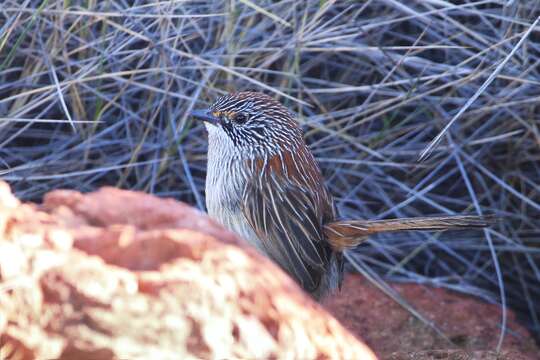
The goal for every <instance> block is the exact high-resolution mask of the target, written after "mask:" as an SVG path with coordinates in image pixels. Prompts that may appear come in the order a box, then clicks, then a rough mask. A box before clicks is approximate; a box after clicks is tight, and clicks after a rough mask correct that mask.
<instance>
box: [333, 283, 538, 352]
mask: <svg viewBox="0 0 540 360" xmlns="http://www.w3.org/2000/svg"><path fill="white" fill-rule="evenodd" d="M392 288H394V289H395V290H396V291H397V292H398V293H399V294H400V295H401V296H402V297H403V298H404V299H405V300H406V301H407V303H408V304H410V305H411V306H412V307H413V308H414V309H416V310H417V311H418V312H419V313H420V314H421V315H422V316H423V317H424V318H426V319H427V320H428V321H430V322H432V324H434V325H435V326H436V327H437V328H438V329H439V330H440V331H441V332H442V334H444V335H441V334H439V333H437V331H435V330H434V329H433V328H431V327H429V326H427V325H425V324H424V323H423V322H421V321H420V320H419V319H417V318H416V317H414V316H413V315H411V314H410V312H409V311H408V310H406V309H404V308H403V307H401V306H400V305H399V304H398V303H396V302H395V301H394V300H392V299H391V298H389V297H388V296H386V295H384V294H383V293H382V292H381V291H380V290H378V289H377V288H376V287H375V286H373V285H371V284H370V283H369V281H368V280H367V279H365V278H364V277H363V276H361V275H352V274H351V275H348V276H347V277H346V279H345V282H344V284H343V289H342V291H341V293H339V294H336V295H334V296H332V297H329V298H328V299H326V300H325V302H324V304H325V306H326V308H327V309H328V310H329V311H330V312H331V313H332V314H333V315H334V316H335V317H336V318H337V319H338V320H340V321H341V323H342V324H343V325H344V326H345V327H346V328H348V329H349V330H350V331H351V332H353V333H355V334H357V335H361V336H362V339H364V340H365V342H366V343H367V344H368V345H369V346H370V347H371V348H372V349H373V351H374V352H375V353H376V354H377V355H378V356H380V357H381V358H382V359H396V360H398V359H399V360H402V359H403V360H405V359H407V360H409V359H414V360H420V359H486V360H487V359H497V360H502V359H508V360H520V359H531V360H533V359H538V354H540V349H539V348H538V347H537V346H536V344H535V342H534V341H533V339H532V337H531V336H530V334H529V333H528V331H527V330H526V329H525V328H524V327H523V326H521V325H520V324H518V323H517V321H516V318H515V316H514V313H513V312H512V311H510V310H508V324H507V326H508V331H507V334H506V337H505V340H504V342H503V347H502V353H501V354H499V355H497V354H496V353H495V352H494V350H495V349H496V346H497V341H498V337H499V333H500V329H499V324H500V321H501V308H500V307H499V306H497V305H493V304H486V303H484V302H482V301H479V300H477V299H474V298H472V297H468V296H464V295H461V294H457V293H454V292H451V291H448V290H445V289H440V288H433V287H426V286H422V285H416V284H392ZM445 336H446V339H445Z"/></svg>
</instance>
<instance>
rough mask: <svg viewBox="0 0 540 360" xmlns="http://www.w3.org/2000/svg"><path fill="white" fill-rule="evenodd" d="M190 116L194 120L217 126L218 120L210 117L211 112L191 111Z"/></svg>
mask: <svg viewBox="0 0 540 360" xmlns="http://www.w3.org/2000/svg"><path fill="white" fill-rule="evenodd" d="M191 116H193V117H194V118H196V119H199V120H202V121H206V122H209V123H210V124H213V125H217V123H218V121H219V118H218V117H216V116H214V115H212V112H211V111H210V110H207V109H202V110H193V111H192V112H191Z"/></svg>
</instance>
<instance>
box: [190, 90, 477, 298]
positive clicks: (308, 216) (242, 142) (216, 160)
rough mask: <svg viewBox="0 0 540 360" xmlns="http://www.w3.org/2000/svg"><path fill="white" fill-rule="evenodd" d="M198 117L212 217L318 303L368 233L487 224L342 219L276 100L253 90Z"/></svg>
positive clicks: (462, 219) (470, 219)
mask: <svg viewBox="0 0 540 360" xmlns="http://www.w3.org/2000/svg"><path fill="white" fill-rule="evenodd" d="M194 116H196V117H198V118H201V119H203V120H205V121H206V122H205V124H206V128H207V130H208V142H209V144H208V171H207V178H206V206H207V209H208V213H209V214H210V216H212V217H214V218H215V219H217V220H218V221H219V222H221V223H222V224H223V225H224V226H226V227H227V228H229V229H231V230H232V231H235V232H236V233H238V234H239V235H241V236H242V237H244V238H245V239H246V240H248V241H249V242H250V243H251V244H252V245H254V246H255V247H256V248H257V249H258V250H259V251H261V252H262V253H263V254H265V255H267V256H268V257H269V258H271V259H272V260H273V261H275V262H276V263H278V264H279V265H280V266H281V267H282V268H283V269H284V270H285V271H287V272H288V273H289V274H290V275H291V276H292V277H293V278H294V279H295V280H296V281H297V282H298V283H299V284H300V285H301V286H302V287H303V288H304V289H305V290H306V291H308V292H309V293H310V294H312V295H313V296H314V297H315V298H320V297H321V296H322V295H324V294H325V293H326V292H327V290H329V289H334V288H336V287H337V286H338V285H339V284H340V283H341V278H342V274H343V255H342V251H343V250H345V249H347V248H350V247H354V246H356V245H358V244H359V243H361V242H362V241H363V240H364V239H365V238H366V237H367V236H368V235H370V234H373V233H376V232H383V231H396V230H446V229H451V228H463V227H466V228H467V227H484V226H487V222H486V221H485V220H484V219H483V218H480V217H476V216H454V217H439V218H413V219H395V220H380V221H367V220H351V221H337V215H336V210H335V208H334V202H333V200H332V197H331V195H330V194H329V192H328V190H327V189H326V187H325V186H324V181H323V178H322V175H321V171H320V169H319V167H318V166H317V163H316V161H315V159H314V158H313V155H312V154H311V152H310V151H309V149H308V148H307V146H306V144H305V142H304V140H303V137H302V131H301V130H300V128H299V127H298V124H297V123H296V121H295V120H294V118H293V116H292V115H291V113H290V112H289V111H288V110H287V109H286V108H285V107H284V106H282V105H281V104H280V103H279V102H277V101H275V100H274V99H272V98H271V97H269V96H267V95H264V94H261V93H256V92H241V93H233V94H229V95H226V96H223V97H221V98H220V99H218V100H217V101H216V102H215V103H214V104H213V105H212V106H211V108H210V109H209V110H206V111H202V112H201V111H198V112H195V113H194Z"/></svg>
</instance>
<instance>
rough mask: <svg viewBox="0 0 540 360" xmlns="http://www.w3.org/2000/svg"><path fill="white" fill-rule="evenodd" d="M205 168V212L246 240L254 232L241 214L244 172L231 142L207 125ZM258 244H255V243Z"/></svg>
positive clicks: (251, 238) (249, 238) (250, 237)
mask: <svg viewBox="0 0 540 360" xmlns="http://www.w3.org/2000/svg"><path fill="white" fill-rule="evenodd" d="M208 133H209V143H210V144H209V145H210V146H209V148H208V168H207V173H206V208H207V210H208V214H209V215H210V216H211V217H212V218H214V219H216V220H217V221H218V222H220V223H221V224H222V225H224V226H225V227H227V228H228V229H230V230H232V231H234V232H236V233H237V234H239V235H241V236H242V237H244V238H245V239H247V240H248V241H251V242H253V241H255V239H254V237H255V235H254V232H253V230H252V229H251V227H250V226H249V224H248V223H247V221H246V219H245V217H244V215H243V214H242V195H243V191H244V188H245V186H246V181H247V176H248V175H247V174H246V169H245V167H244V166H242V165H243V162H242V161H240V160H239V159H238V154H237V152H236V151H235V148H234V145H233V144H231V143H230V140H229V139H227V138H223V137H222V136H220V134H219V133H215V132H213V131H212V129H211V128H210V129H209V131H208ZM254 245H257V244H254Z"/></svg>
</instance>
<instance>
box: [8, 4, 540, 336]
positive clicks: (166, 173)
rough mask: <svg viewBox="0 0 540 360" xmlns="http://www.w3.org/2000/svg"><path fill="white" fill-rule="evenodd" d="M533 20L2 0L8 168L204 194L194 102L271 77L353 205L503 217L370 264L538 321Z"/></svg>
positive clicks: (467, 10)
mask: <svg viewBox="0 0 540 360" xmlns="http://www.w3.org/2000/svg"><path fill="white" fill-rule="evenodd" d="M539 15H540V4H539V3H538V2H537V1H490V0H488V1H485V0H481V1H468V0H467V1H460V2H459V3H458V4H452V3H449V2H446V1H438V0H437V1H436V0H428V1H418V2H399V1H395V0H385V1H372V0H368V1H362V2H336V1H320V2H316V1H311V2H298V1H293V0H285V1H258V2H254V1H250V0H238V1H235V0H231V1H224V2H221V1H218V2H213V1H209V2H176V1H170V2H169V1H164V2H147V1H129V2H126V1H111V0H109V1H67V0H66V1H59V0H56V1H55V0H49V1H29V0H27V1H24V2H22V3H21V2H20V1H14V0H5V1H3V2H2V5H1V7H0V169H1V170H0V174H1V176H2V178H3V179H5V180H8V181H9V182H10V183H11V184H12V185H13V186H14V188H15V189H16V191H17V194H18V195H19V196H20V197H22V198H25V199H39V198H40V196H41V195H42V194H43V193H44V192H46V191H48V190H50V189H54V188H61V187H62V188H76V189H78V190H81V191H89V190H92V189H95V188H96V187H98V186H101V185H105V184H107V185H116V186H118V187H122V188H129V189H138V190H144V191H149V192H152V193H155V194H158V195H161V196H173V197H176V198H178V199H181V200H184V201H187V202H190V203H193V204H195V205H196V206H198V207H200V208H203V206H204V205H203V204H204V201H203V198H204V193H203V183H204V173H205V170H204V166H205V165H204V164H205V162H204V160H205V159H204V157H205V146H206V144H205V139H204V131H203V128H202V126H201V125H200V124H191V119H189V117H188V113H189V111H190V110H191V109H193V108H195V107H201V106H205V105H206V104H208V103H209V102H210V101H212V99H214V98H215V97H216V96H218V95H220V94H222V93H224V92H226V91H231V90H242V89H255V90H258V91H265V92H267V93H269V94H273V95H274V96H276V97H277V98H279V99H280V100H281V101H283V102H284V103H286V105H287V106H288V107H289V108H290V109H291V110H293V111H295V112H296V113H297V114H298V117H299V120H300V121H301V122H302V124H303V125H304V126H305V130H306V138H307V141H308V142H309V143H310V146H311V149H312V150H313V151H314V153H315V155H316V156H317V158H318V159H319V161H320V164H321V166H322V167H323V169H324V172H325V175H326V178H327V181H328V182H327V183H328V186H329V188H330V189H331V191H332V193H333V194H334V195H335V196H336V198H337V201H338V205H339V208H340V211H341V214H342V215H343V216H344V217H348V218H355V217H364V218H373V219H378V218H386V217H397V216H417V215H428V214H435V213H440V214H453V213H462V212H465V213H495V214H498V215H499V216H500V217H501V221H500V222H499V223H498V225H497V226H495V227H493V228H492V229H489V230H486V231H484V232H483V233H482V232H471V233H459V234H458V233H452V234H440V233H434V234H424V233H422V234H418V233H411V234H406V235H400V236H395V235H390V236H388V237H382V236H381V237H378V238H376V239H373V240H372V241H371V242H370V244H369V245H368V246H363V247H362V248H361V249H359V250H358V251H356V252H354V253H350V254H349V259H350V260H351V261H352V263H353V264H354V266H355V267H356V268H357V269H359V270H360V271H362V272H364V273H365V274H367V275H369V276H371V277H372V278H373V279H374V280H378V281H379V282H380V283H381V284H382V283H383V282H382V279H383V278H384V279H392V280H397V281H415V282H420V283H429V284H434V285H436V286H443V287H447V288H450V289H454V290H457V291H460V292H465V293H470V294H474V295H476V296H481V297H483V298H485V299H487V300H488V301H495V302H501V303H503V304H507V305H509V306H511V307H512V308H514V309H515V310H517V311H518V312H519V313H520V314H521V315H522V316H523V318H524V319H525V320H526V321H527V322H528V325H529V326H530V327H531V329H534V330H535V331H537V332H540V321H539V318H538V317H539V315H540V305H539V304H538V301H537V299H538V298H539V297H540V270H539V266H540V265H539V258H540V220H539V219H540V187H539V185H538V184H539V183H540V150H539V148H540V147H539V145H540V131H539V128H538V127H539V124H540V122H539V119H540V115H539V114H540V86H539V85H540V66H539V63H540V45H539V44H540V42H539V40H540V26H539V25H538V23H535V21H536V20H537V18H538V16H539ZM483 85H484V86H483ZM486 85H487V86H486ZM472 100H474V101H472ZM456 116H457V117H456ZM454 118H455V121H454ZM450 121H453V123H452V126H451V127H449V128H448V129H444V127H445V125H447V124H449V122H450ZM443 129H444V131H441V130H443ZM438 135H440V136H439V138H440V139H441V142H440V143H438V144H437V146H435V147H434V148H433V151H432V152H431V153H430V155H431V156H430V157H428V158H427V159H426V160H425V161H423V162H420V163H419V162H418V161H417V160H418V158H419V156H420V154H422V152H423V151H424V150H425V149H426V148H428V146H429V145H430V144H431V143H432V142H433V140H434V139H436V137H437V136H438ZM381 286H384V285H381ZM404 306H407V305H406V304H404ZM411 311H413V310H412V309H411ZM419 316H421V315H420V314H419ZM502 325H503V328H504V319H502ZM501 334H503V332H501Z"/></svg>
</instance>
